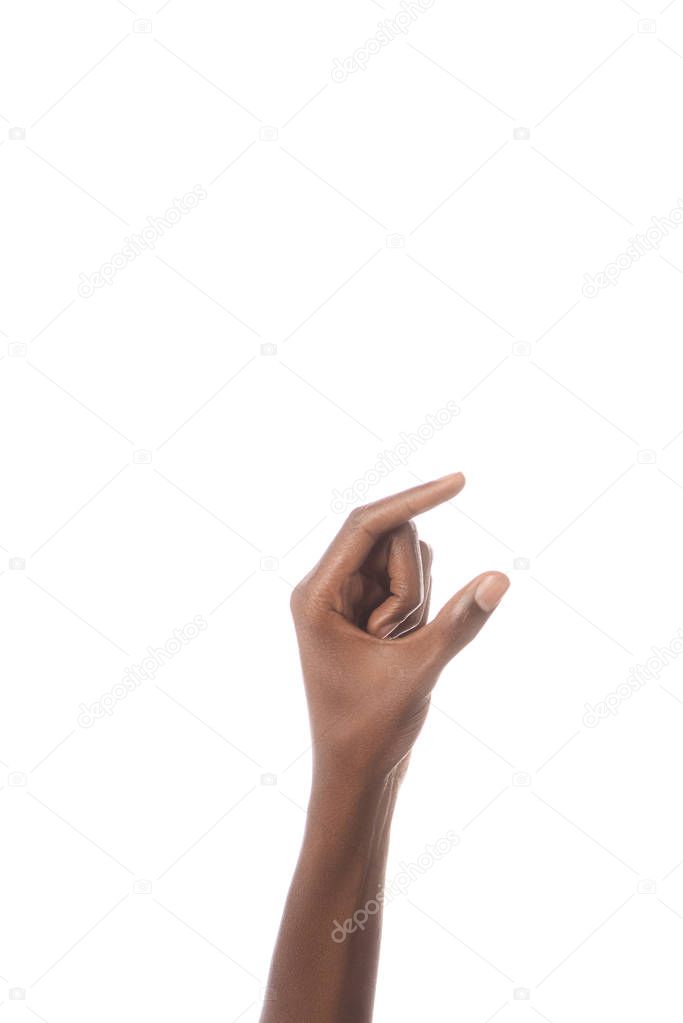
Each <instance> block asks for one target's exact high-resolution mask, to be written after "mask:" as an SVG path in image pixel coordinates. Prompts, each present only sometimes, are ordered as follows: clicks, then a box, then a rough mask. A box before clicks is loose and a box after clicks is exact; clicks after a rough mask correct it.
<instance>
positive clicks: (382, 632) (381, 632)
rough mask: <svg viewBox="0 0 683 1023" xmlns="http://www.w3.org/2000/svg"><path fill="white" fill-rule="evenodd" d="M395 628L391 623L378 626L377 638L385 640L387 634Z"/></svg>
mask: <svg viewBox="0 0 683 1023" xmlns="http://www.w3.org/2000/svg"><path fill="white" fill-rule="evenodd" d="M395 628H396V626H395V625H394V624H393V622H388V623H387V624H386V625H382V626H380V628H379V629H378V630H377V638H378V639H386V638H387V636H388V635H389V633H390V632H393V631H394V629H395Z"/></svg>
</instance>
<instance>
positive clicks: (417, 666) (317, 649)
mask: <svg viewBox="0 0 683 1023" xmlns="http://www.w3.org/2000/svg"><path fill="white" fill-rule="evenodd" d="M464 485H465V478H464V476H463V475H462V473H456V474H455V475H452V476H445V477H443V479H439V480H435V481H434V482H432V483H425V484H424V485H422V486H419V487H414V488H412V489H411V490H406V491H404V492H403V493H401V494H395V495H393V496H392V497H387V498H384V499H383V500H380V501H376V502H375V503H374V504H369V505H366V506H365V507H362V508H357V509H355V510H354V511H352V512H351V514H350V515H349V516H348V518H347V519H346V522H345V523H344V525H343V526H342V528H341V530H340V531H339V533H338V534H337V536H336V537H335V539H334V540H333V542H332V544H331V545H330V547H329V548H328V549H327V551H326V552H325V554H324V555H323V557H322V558H321V560H320V561H319V563H318V564H317V565H316V566H315V568H314V569H313V570H312V571H311V572H309V574H308V575H307V576H306V577H305V578H304V579H303V580H302V581H301V582H300V583H299V584H298V586H296V587H295V589H294V592H293V594H292V601H291V607H292V614H293V617H294V622H295V625H296V631H297V638H298V641H299V651H300V655H301V662H302V667H303V673H304V683H305V686H306V696H307V700H308V706H309V713H310V718H311V729H312V734H313V750H314V770H315V777H316V779H318V780H321V779H322V780H324V779H326V778H329V777H333V778H339V777H342V778H347V779H364V780H366V781H370V782H371V781H379V782H382V781H383V780H384V779H386V778H388V777H389V776H390V775H391V774H392V773H396V772H397V769H398V768H399V765H401V764H403V767H405V763H406V762H407V757H408V755H409V753H410V750H411V748H412V746H413V743H414V742H415V739H416V738H417V735H418V734H419V732H420V729H421V727H422V725H423V723H424V720H425V717H426V714H427V710H428V708H429V700H430V694H431V692H432V689H433V688H434V685H435V684H436V681H437V679H438V677H439V675H440V673H441V671H442V670H443V668H444V667H445V665H446V664H448V662H449V661H450V660H451V658H452V657H454V656H455V654H457V653H458V652H459V651H460V650H462V648H463V647H464V646H466V645H467V644H468V643H469V642H470V640H472V639H473V638H474V637H475V636H476V634H477V633H478V632H479V630H480V629H481V627H482V626H483V625H484V623H485V622H486V621H488V618H489V617H490V615H491V612H492V611H493V610H494V609H495V607H496V606H497V605H498V603H499V602H500V600H501V599H502V597H503V594H504V593H505V591H506V590H507V588H508V586H509V585H510V581H509V579H508V578H507V577H506V576H505V575H503V574H502V573H500V572H486V573H483V574H482V575H479V576H477V577H476V578H475V579H473V580H472V581H471V582H469V583H468V584H467V586H465V587H464V588H463V589H462V590H460V591H459V592H458V593H456V594H455V596H454V597H452V598H451V600H449V601H448V603H447V604H446V605H445V607H444V608H443V609H442V610H441V611H440V612H439V614H438V615H437V616H436V618H435V619H434V620H433V621H432V622H428V620H427V619H428V610H429V598H430V593H431V562H432V555H431V550H430V548H429V547H428V546H427V544H425V543H424V542H423V541H421V540H419V539H418V536H417V530H416V528H415V525H414V524H413V522H412V521H411V519H412V517H413V516H414V515H419V514H420V513H422V512H425V511H428V510H429V509H430V508H433V507H435V506H436V505H439V504H441V503H442V502H443V501H448V500H450V499H451V498H453V497H455V495H456V494H458V493H459V492H460V491H461V490H462V488H463V487H464Z"/></svg>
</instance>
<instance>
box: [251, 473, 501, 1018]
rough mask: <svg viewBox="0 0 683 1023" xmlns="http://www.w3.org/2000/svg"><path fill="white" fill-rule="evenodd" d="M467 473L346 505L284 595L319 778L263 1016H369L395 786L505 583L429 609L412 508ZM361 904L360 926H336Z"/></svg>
mask: <svg viewBox="0 0 683 1023" xmlns="http://www.w3.org/2000/svg"><path fill="white" fill-rule="evenodd" d="M464 485H465V480H464V477H463V475H462V474H461V473H456V474H455V475H452V476H445V477H443V479H440V480H435V481H434V482H432V483H426V484H424V485H422V486H419V487H414V488H412V489H411V490H407V491H404V492H403V493H400V494H395V495H393V496H392V497H388V498H384V499H383V500H380V501H377V502H375V503H374V504H370V505H367V506H365V507H363V508H358V509H356V510H354V511H353V512H352V513H351V514H350V515H349V517H348V518H347V520H346V522H345V523H344V525H343V526H342V528H341V530H340V532H339V533H338V535H337V536H336V537H335V539H334V540H333V541H332V543H331V544H330V546H329V548H328V549H327V551H326V552H325V554H324V555H323V556H322V558H321V560H320V561H319V562H318V564H317V565H316V566H315V567H314V568H313V569H312V571H311V572H309V573H308V575H307V576H306V577H305V578H304V579H303V580H302V581H301V582H300V583H299V585H298V586H297V587H296V588H295V590H294V593H293V595H292V601H291V607H292V614H293V617H294V623H295V626H296V632H297V638H298V642H299V652H300V656H301V664H302V668H303V674H304V684H305V687H306V696H307V700H308V707H309V714H310V721H311V732H312V736H313V784H312V789H311V798H310V803H309V807H308V815H307V824H306V833H305V837H304V842H303V847H302V850H301V855H300V858H299V862H298V865H297V868H296V872H295V875H294V879H293V881H292V886H291V889H290V892H289V897H288V900H287V904H286V907H285V912H284V916H283V920H282V924H281V927H280V933H279V936H278V941H277V944H276V948H275V952H274V955H273V962H272V966H271V973H270V979H269V986H268V996H267V999H266V1004H265V1007H264V1010H263V1015H262V1017H261V1023H370V1020H371V1019H372V1008H373V1001H374V991H375V983H376V975H377V964H378V958H379V939H380V933H381V908H380V905H379V903H381V898H380V899H379V900H377V895H378V891H379V890H380V889H381V885H382V883H383V879H384V873H385V867H386V856H387V849H388V841H389V831H390V825H391V818H392V815H393V809H394V805H395V800H396V795H397V792H398V787H399V785H400V781H401V779H402V777H403V775H404V773H405V770H406V769H407V766H408V761H409V757H410V751H411V749H412V747H413V744H414V742H415V740H416V738H417V736H418V734H419V732H420V730H421V728H422V725H423V724H424V720H425V717H426V715H427V711H428V709H429V701H430V696H431V692H432V689H433V688H434V686H435V684H436V682H437V679H438V678H439V675H440V674H441V672H442V670H443V669H444V667H445V666H446V665H447V664H448V662H449V661H450V660H451V659H452V658H453V657H454V656H455V655H456V654H457V653H458V652H459V651H460V650H462V648H463V647H464V646H466V645H467V644H468V643H469V642H470V641H471V640H472V639H473V638H474V637H475V636H476V634H477V633H478V632H479V630H480V629H481V628H482V626H483V625H484V624H485V622H486V621H487V620H488V618H489V617H490V615H491V613H492V611H493V610H494V609H495V607H496V606H497V605H498V603H499V602H500V600H501V599H502V597H503V595H504V593H505V591H506V590H507V588H508V586H509V580H508V579H507V577H506V576H505V575H503V574H502V573H500V572H485V573H483V574H482V575H479V576H477V577H476V578H475V579H472V580H471V581H470V582H469V583H468V584H467V585H466V586H465V587H463V589H461V590H460V591H459V592H458V593H456V594H455V596H454V597H452V598H451V599H450V600H449V601H448V602H447V604H446V605H445V606H444V607H443V608H442V610H441V611H440V612H439V614H438V615H437V616H436V618H434V620H433V621H431V622H429V621H428V613H429V600H430V594H431V564H432V554H431V550H430V548H429V547H428V546H427V544H425V543H424V542H423V541H421V540H419V539H418V535H417V530H416V528H415V525H414V524H413V522H412V519H413V517H414V516H416V515H419V514H421V513H422V512H425V511H428V510H429V509H430V508H434V507H435V506H436V505H439V504H441V503H442V502H444V501H449V500H451V499H452V498H453V497H455V496H456V495H457V494H458V493H459V492H460V491H461V490H462V488H463V486H464ZM366 906H369V907H371V909H372V912H371V913H368V914H366V916H367V920H366V921H364V924H363V927H362V928H359V927H354V928H352V929H351V930H349V929H347V931H346V932H345V931H344V927H343V926H342V927H339V923H341V924H342V925H343V924H344V922H346V921H349V922H350V921H351V920H352V919H353V918H354V914H356V919H359V917H358V916H357V912H358V911H359V910H361V911H362V910H363V908H364V907H366ZM375 906H377V910H375ZM360 919H362V915H361V917H360ZM335 925H336V930H335ZM333 935H334V937H333Z"/></svg>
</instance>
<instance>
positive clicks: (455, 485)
mask: <svg viewBox="0 0 683 1023" xmlns="http://www.w3.org/2000/svg"><path fill="white" fill-rule="evenodd" d="M464 486H465V477H464V476H463V474H462V473H461V472H456V473H452V474H451V475H450V476H442V477H441V479H438V480H432V481H431V482H430V483H421V484H420V486H418V487H411V488H410V490H403V491H401V493H399V494H392V495H391V496H390V497H383V498H382V499H381V500H379V501H375V502H374V503H373V504H367V505H365V506H363V507H362V508H355V509H354V510H353V511H352V512H351V514H350V515H349V516H348V518H347V519H346V522H345V523H344V525H343V526H342V528H341V529H340V530H339V532H338V533H337V535H336V537H335V538H334V540H333V541H332V543H331V544H330V546H329V547H328V548H327V550H326V551H325V553H324V554H323V556H322V558H321V559H320V562H319V564H318V571H319V573H320V574H321V575H322V577H323V578H324V580H325V581H326V582H331V583H338V582H341V581H343V580H344V579H346V578H347V577H348V576H349V575H351V574H352V573H353V572H357V571H358V569H359V568H360V567H361V565H362V564H363V562H364V561H365V559H366V558H367V556H368V554H369V553H370V551H371V550H372V548H373V547H374V545H375V544H376V543H377V541H378V540H379V539H380V537H381V536H382V535H383V534H384V533H387V532H389V530H391V529H397V528H398V527H399V526H401V525H403V523H404V522H408V520H409V519H412V518H413V517H414V516H415V515H421V514H422V512H426V511H429V510H430V509H431V508H435V507H436V506H437V505H439V504H443V502H444V501H450V499H451V498H452V497H455V495H456V494H459V493H460V491H461V490H462V488H463V487H464Z"/></svg>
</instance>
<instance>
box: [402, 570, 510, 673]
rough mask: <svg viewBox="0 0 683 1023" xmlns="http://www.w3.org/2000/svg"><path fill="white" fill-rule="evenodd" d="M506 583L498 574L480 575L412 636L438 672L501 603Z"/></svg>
mask: <svg viewBox="0 0 683 1023" xmlns="http://www.w3.org/2000/svg"><path fill="white" fill-rule="evenodd" d="M509 585H510V580H509V579H508V577H507V576H506V575H503V573H502V572H484V573H483V574H482V575H478V576H477V577H476V579H473V580H472V581H471V582H469V583H468V584H467V586H465V587H463V589H462V590H460V591H459V592H458V593H456V594H455V596H454V597H451V599H450V600H449V601H448V603H447V604H445V605H444V606H443V607H442V609H441V610H440V611H439V613H438V615H437V616H436V618H435V619H434V621H432V622H430V623H429V624H428V625H425V626H424V627H423V628H422V629H420V631H419V632H417V633H415V640H416V641H417V642H418V643H419V644H420V645H423V646H424V647H425V648H426V649H425V656H428V657H429V658H430V659H433V660H435V661H436V663H437V664H438V666H439V670H441V669H442V668H444V667H445V666H446V664H448V662H449V661H450V660H451V658H453V657H455V655H456V654H457V653H459V652H460V651H461V650H462V648H463V647H465V646H467V644H468V643H469V642H471V640H473V639H474V637H475V636H476V635H477V633H478V632H479V630H480V629H481V628H482V626H483V625H484V624H485V623H486V622H487V621H488V620H489V618H490V617H491V614H492V612H493V611H495V609H496V608H497V607H498V604H499V603H500V602H501V600H502V599H503V597H504V595H505V593H506V591H507V589H508V587H509Z"/></svg>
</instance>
